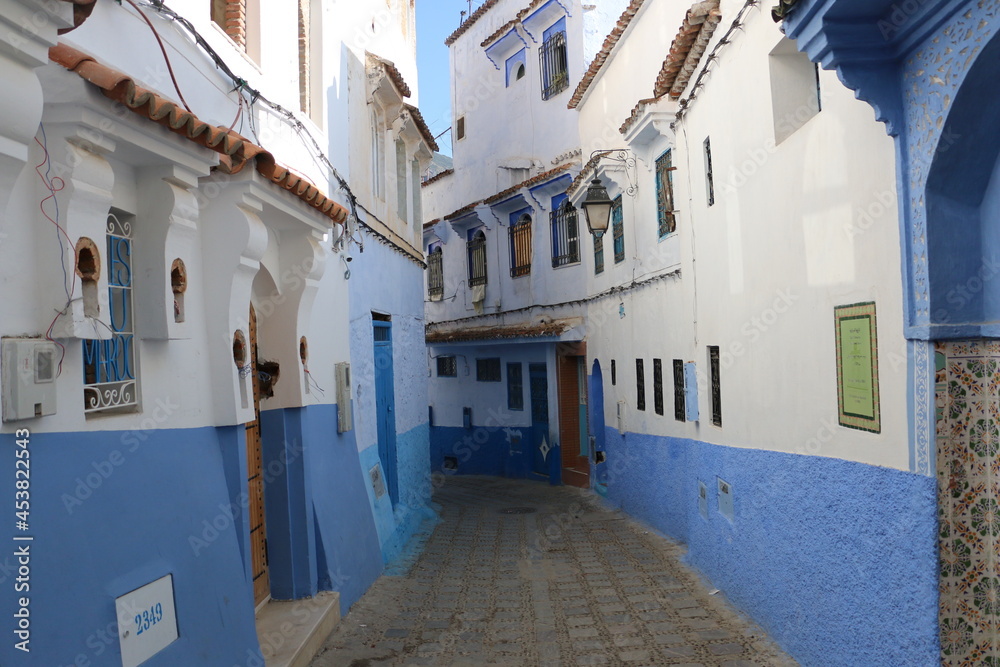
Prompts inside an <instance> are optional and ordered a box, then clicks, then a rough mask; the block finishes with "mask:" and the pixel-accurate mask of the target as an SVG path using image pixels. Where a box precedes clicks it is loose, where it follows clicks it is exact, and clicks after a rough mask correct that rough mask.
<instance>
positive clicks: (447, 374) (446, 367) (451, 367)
mask: <svg viewBox="0 0 1000 667" xmlns="http://www.w3.org/2000/svg"><path fill="white" fill-rule="evenodd" d="M437 367H438V377H439V378H453V377H458V362H457V361H456V358H455V357H454V356H450V355H449V356H445V357H438V358H437Z"/></svg>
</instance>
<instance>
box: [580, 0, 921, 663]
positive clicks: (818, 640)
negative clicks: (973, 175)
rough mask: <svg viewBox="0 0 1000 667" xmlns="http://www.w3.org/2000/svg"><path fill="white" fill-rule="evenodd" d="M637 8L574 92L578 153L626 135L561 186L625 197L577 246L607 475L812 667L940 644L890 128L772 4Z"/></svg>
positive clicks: (896, 655)
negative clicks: (592, 185)
mask: <svg viewBox="0 0 1000 667" xmlns="http://www.w3.org/2000/svg"><path fill="white" fill-rule="evenodd" d="M630 9H631V10H634V12H635V13H634V16H633V17H631V19H630V20H629V21H628V25H627V27H626V28H625V30H624V31H622V32H621V33H620V34H613V35H611V36H610V37H609V39H608V41H607V42H606V43H605V47H604V49H603V50H602V53H601V55H600V56H599V57H598V59H597V60H596V61H595V63H602V64H600V66H598V67H594V68H592V70H591V71H590V72H588V75H587V77H585V78H584V80H583V81H582V82H581V83H580V85H579V86H578V88H577V91H576V95H574V98H573V106H575V107H576V108H578V110H579V114H580V117H579V120H580V135H581V137H582V138H583V139H582V148H583V153H584V155H590V154H591V152H592V151H595V150H599V149H607V148H617V147H624V148H625V149H626V150H625V151H624V152H623V153H619V152H612V153H610V154H608V155H606V156H602V155H600V154H599V155H598V156H597V157H596V159H595V160H594V161H593V162H592V163H591V164H590V165H588V166H587V167H586V168H585V169H584V170H583V171H582V172H581V174H580V176H579V177H578V179H577V182H576V183H575V184H574V186H573V187H572V188H571V190H570V197H571V200H572V201H573V202H574V203H575V204H576V205H578V206H580V205H582V201H583V200H584V199H585V198H586V196H587V187H586V185H587V182H588V181H589V180H590V179H592V178H594V177H595V175H596V177H597V178H598V179H600V181H601V183H602V184H603V185H604V186H605V187H606V188H607V190H608V193H609V196H610V197H611V198H612V199H614V201H615V205H614V208H613V212H612V216H611V220H612V221H611V226H610V228H609V229H608V232H607V234H606V235H605V236H604V237H603V240H602V241H601V242H598V243H597V244H596V245H595V242H594V239H593V238H591V239H587V240H586V241H585V242H584V246H585V248H586V251H585V252H584V253H583V254H584V262H583V264H584V270H585V273H586V274H587V276H588V278H587V280H588V287H587V297H588V299H589V302H588V305H587V309H588V312H587V320H586V322H587V354H588V363H589V366H588V368H589V372H590V393H591V397H592V398H591V420H592V424H591V430H592V431H593V432H594V433H595V434H596V436H597V442H596V443H595V450H596V452H597V454H596V455H595V462H597V463H596V467H595V488H596V490H597V491H598V492H600V493H602V494H604V495H606V496H607V497H608V498H609V500H610V501H612V502H613V503H614V504H616V505H617V506H619V507H621V508H622V509H623V510H625V511H627V512H629V513H630V514H632V515H634V516H636V517H638V518H640V519H642V520H644V521H646V522H648V523H649V524H650V525H652V526H653V527H655V528H656V529H657V530H660V531H662V532H664V533H666V534H667V535H669V536H670V537H672V538H674V539H677V540H679V541H681V542H683V543H684V544H685V545H686V546H687V548H688V561H689V562H690V564H692V565H693V566H694V567H696V568H697V569H698V570H700V571H701V572H702V573H703V574H704V575H705V576H706V577H707V578H708V579H709V580H710V581H711V582H712V583H713V585H715V586H717V587H718V588H719V589H721V590H722V591H723V592H724V593H725V594H726V595H727V596H728V597H729V598H730V599H731V600H732V601H733V602H734V603H735V604H736V605H737V606H739V607H740V608H742V609H743V610H745V611H747V612H748V613H749V614H750V615H752V616H753V617H754V618H755V619H756V620H757V621H758V622H760V623H761V624H762V625H763V626H764V628H765V629H766V630H767V631H768V633H769V634H770V635H771V636H772V637H773V638H775V639H776V640H777V641H778V642H780V643H781V644H782V646H783V647H784V648H785V649H787V650H788V651H789V652H790V653H791V655H792V656H794V657H796V658H797V659H799V660H800V661H801V662H802V663H803V664H838V665H857V664H887V665H888V664H893V665H901V664H908V665H909V664H913V665H916V664H931V663H932V662H933V660H932V661H931V662H927V661H926V660H927V656H928V655H932V656H933V655H935V654H934V651H933V650H930V649H932V648H933V647H931V646H930V645H929V643H928V641H927V637H928V634H927V633H926V632H925V631H924V627H925V626H927V625H928V624H929V623H932V622H933V619H934V618H935V614H936V606H935V604H936V603H935V599H936V598H935V588H934V586H935V582H934V581H933V580H929V579H928V577H926V576H924V575H925V573H926V572H928V571H930V572H932V571H933V567H928V563H929V562H930V561H932V560H933V559H934V558H935V553H934V550H933V544H934V534H935V533H934V530H935V528H934V522H933V511H927V508H928V507H932V506H933V498H934V491H933V484H928V483H927V479H928V478H926V477H924V476H922V475H920V474H916V473H917V472H918V470H917V468H916V466H917V465H918V463H917V461H916V460H915V458H914V456H913V450H912V449H911V446H910V444H909V441H910V435H909V429H908V420H907V395H908V390H909V384H908V376H907V368H908V367H907V361H906V359H907V355H906V341H905V339H904V337H903V321H902V316H903V312H902V307H901V303H902V285H901V283H900V280H899V271H900V258H899V252H898V248H899V247H900V231H899V222H898V217H897V215H896V209H895V204H896V194H895V193H896V173H895V169H894V151H893V146H892V141H891V140H890V139H889V138H888V137H886V136H885V133H884V130H883V128H882V126H881V125H880V124H879V123H877V122H876V121H875V119H874V117H873V116H872V113H871V109H870V108H869V107H868V106H867V105H865V104H864V103H862V102H859V101H858V100H856V99H855V98H854V95H853V93H852V92H851V91H850V90H848V89H847V88H845V87H844V86H843V85H842V84H841V83H840V82H839V81H838V79H837V76H836V74H834V73H832V72H826V71H822V70H817V68H816V67H815V66H814V65H813V64H812V63H811V62H810V61H809V59H808V58H807V57H806V56H805V55H804V54H800V53H799V52H798V51H797V50H796V48H795V44H794V43H793V42H791V41H790V40H788V39H787V38H785V37H784V36H783V34H782V32H781V30H780V27H779V26H777V25H776V24H775V23H774V22H773V21H772V20H771V18H770V17H769V16H768V13H767V11H765V10H764V9H762V8H761V7H760V5H759V4H758V3H752V2H746V3H745V2H743V1H742V0H722V2H718V1H714V2H697V3H694V4H693V5H691V6H690V7H688V6H685V5H684V4H682V3H665V2H653V1H650V0H646V1H645V2H641V1H638V0H637V1H636V2H632V3H631V7H630ZM627 18H628V16H627V15H626V16H623V19H627ZM677 26H680V28H679V29H677ZM602 244H603V247H602ZM845 306H853V308H848V309H846V310H843V307H845ZM850 317H853V318H855V319H847V318H850ZM850 322H856V323H858V326H863V327H864V329H863V331H862V330H861V329H857V330H856V331H855V330H854V327H853V325H852V326H848V324H847V323H850ZM852 336H854V338H853V339H852ZM852 341H853V344H856V345H857V349H854V348H851V347H848V346H847V344H848V343H850V342H852ZM852 350H853V351H852ZM838 354H842V358H839V357H838ZM838 360H839V361H838ZM838 372H839V373H841V374H842V375H841V376H840V377H838ZM866 383H867V384H866ZM839 387H843V389H842V390H840V408H839V410H838V391H839ZM852 406H853V407H852ZM928 503H930V505H928Z"/></svg>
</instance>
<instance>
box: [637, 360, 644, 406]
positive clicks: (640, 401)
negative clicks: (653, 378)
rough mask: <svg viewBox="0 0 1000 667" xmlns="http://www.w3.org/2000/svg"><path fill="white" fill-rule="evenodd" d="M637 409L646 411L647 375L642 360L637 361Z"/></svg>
mask: <svg viewBox="0 0 1000 667" xmlns="http://www.w3.org/2000/svg"><path fill="white" fill-rule="evenodd" d="M635 407H636V408H637V409H639V410H645V409H646V374H645V371H644V370H643V367H642V359H636V360H635Z"/></svg>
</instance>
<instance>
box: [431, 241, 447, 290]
mask: <svg viewBox="0 0 1000 667" xmlns="http://www.w3.org/2000/svg"><path fill="white" fill-rule="evenodd" d="M427 296H428V297H430V299H431V300H436V299H440V298H442V297H443V296H444V253H443V251H442V249H441V246H440V245H437V246H433V247H432V248H431V251H430V253H429V254H428V255H427Z"/></svg>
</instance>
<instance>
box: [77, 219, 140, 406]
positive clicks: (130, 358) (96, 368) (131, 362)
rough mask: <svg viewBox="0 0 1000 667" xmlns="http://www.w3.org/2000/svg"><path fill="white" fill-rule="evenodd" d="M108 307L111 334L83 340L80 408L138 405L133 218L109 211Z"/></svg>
mask: <svg viewBox="0 0 1000 667" xmlns="http://www.w3.org/2000/svg"><path fill="white" fill-rule="evenodd" d="M107 239H108V307H109V311H110V313H109V314H110V318H111V337H110V338H108V339H107V340H84V341H83V384H84V387H83V410H84V413H85V414H87V415H90V414H94V413H98V412H110V411H124V410H129V409H131V410H134V409H136V408H137V406H138V405H139V392H138V386H137V378H136V374H137V371H138V366H137V365H136V349H135V322H134V311H133V308H132V286H133V285H132V275H133V274H132V220H131V219H130V217H129V216H126V215H125V214H122V213H118V214H116V213H114V212H111V213H109V214H108V223H107Z"/></svg>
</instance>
